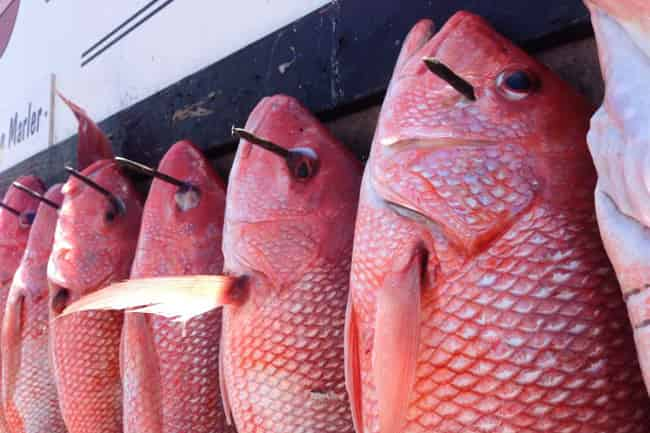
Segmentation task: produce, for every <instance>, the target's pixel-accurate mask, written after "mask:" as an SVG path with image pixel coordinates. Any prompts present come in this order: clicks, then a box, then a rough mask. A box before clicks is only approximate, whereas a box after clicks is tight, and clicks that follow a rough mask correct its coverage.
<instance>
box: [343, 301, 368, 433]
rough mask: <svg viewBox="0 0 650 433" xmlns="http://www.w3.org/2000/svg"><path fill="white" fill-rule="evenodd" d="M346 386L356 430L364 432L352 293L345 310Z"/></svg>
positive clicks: (357, 342) (359, 366) (357, 341)
mask: <svg viewBox="0 0 650 433" xmlns="http://www.w3.org/2000/svg"><path fill="white" fill-rule="evenodd" d="M344 340H345V341H344V346H343V347H344V352H345V386H346V388H347V391H348V396H349V397H350V409H351V410H352V421H353V422H354V431H355V432H356V433H363V419H362V418H361V413H362V412H361V409H362V408H361V401H362V400H361V364H360V362H359V328H358V327H357V322H356V317H355V315H354V306H353V305H352V293H350V295H349V296H348V306H347V309H346V312H345V334H344Z"/></svg>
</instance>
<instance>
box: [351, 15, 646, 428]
mask: <svg viewBox="0 0 650 433" xmlns="http://www.w3.org/2000/svg"><path fill="white" fill-rule="evenodd" d="M432 34H433V29H432V24H431V22H430V21H422V22H420V23H418V24H417V25H416V26H415V28H414V29H413V30H412V31H411V33H410V34H409V36H408V38H407V39H406V41H405V43H404V46H403V49H402V52H401V54H400V57H399V59H398V62H397V65H396V68H395V71H394V74H393V78H392V81H391V84H390V87H389V90H388V92H387V95H386V99H385V101H384V104H383V107H382V111H381V114H380V118H379V123H378V128H377V131H376V135H375V138H374V141H373V144H372V150H371V156H370V159H369V162H368V165H367V166H366V171H365V174H364V180H363V184H362V187H361V197H360V205H359V211H358V217H357V224H356V230H355V243H354V253H353V258H352V273H351V284H350V295H351V298H350V303H349V310H348V315H347V318H346V346H345V347H346V380H347V384H348V389H349V394H350V398H351V401H352V407H353V413H354V419H355V425H356V427H357V433H363V432H365V433H370V432H373V433H374V432H378V433H398V432H399V433H412V432H424V431H435V432H438V433H451V432H460V431H485V432H501V433H506V432H519V433H524V432H531V433H532V432H542V431H553V432H560V431H562V432H606V431H607V432H613V431H617V432H623V431H625V432H645V431H648V429H649V427H648V425H649V424H650V412H649V411H648V410H647V408H648V403H649V402H648V398H647V396H646V395H645V391H644V389H643V384H642V379H641V374H640V371H639V367H638V363H637V362H636V355H635V351H634V344H633V342H632V339H631V332H630V329H629V326H628V324H627V319H626V317H625V310H624V306H623V303H622V300H621V297H620V294H619V293H618V286H617V284H616V279H615V276H614V274H613V272H612V270H611V268H610V265H609V263H608V261H607V257H606V256H605V253H604V251H603V248H602V244H601V242H600V239H599V236H598V231H597V227H596V221H595V216H594V209H593V207H594V205H593V196H592V191H593V187H594V183H595V173H594V170H593V166H592V164H591V161H590V158H589V154H588V150H587V146H586V143H585V137H586V132H587V126H588V119H589V114H590V108H589V107H588V106H587V104H586V103H585V102H584V101H583V99H582V98H581V97H580V96H579V95H578V94H577V93H576V92H575V91H573V90H572V89H571V88H570V87H569V86H568V85H567V84H565V83H563V82H562V81H561V80H560V79H559V78H558V77H557V76H556V75H554V74H553V73H552V72H551V71H549V70H548V69H547V68H545V67H544V66H542V65H540V64H539V63H537V62H536V61H535V60H533V59H532V58H531V57H529V56H528V55H527V54H526V53H524V52H523V51H522V50H520V49H518V48H517V47H515V46H514V45H513V44H512V43H511V42H510V41H508V40H507V39H505V38H504V37H502V36H500V35H499V34H497V33H496V32H495V31H494V30H493V29H492V28H491V27H490V26H489V25H488V24H487V23H486V22H485V21H484V20H483V19H481V18H480V17H477V16H475V15H472V14H470V13H467V12H459V13H457V14H455V15H454V16H453V17H452V18H451V19H450V20H449V21H448V22H447V24H446V25H445V26H444V27H443V28H442V29H441V30H440V32H439V33H437V34H436V35H435V36H432ZM441 77H444V79H441Z"/></svg>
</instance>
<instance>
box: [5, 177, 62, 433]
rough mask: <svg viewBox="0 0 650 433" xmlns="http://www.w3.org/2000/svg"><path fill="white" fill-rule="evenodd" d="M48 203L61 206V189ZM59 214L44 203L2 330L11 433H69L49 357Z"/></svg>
mask: <svg viewBox="0 0 650 433" xmlns="http://www.w3.org/2000/svg"><path fill="white" fill-rule="evenodd" d="M45 197H46V198H48V199H49V200H51V201H52V202H54V203H57V204H60V203H61V201H62V199H63V196H62V195H61V184H57V185H54V186H52V187H51V188H50V189H49V190H48V192H47V194H46V195H45ZM57 218H58V215H57V210H56V209H54V208H52V207H50V206H48V205H46V204H44V203H41V204H40V205H39V207H38V211H37V213H36V217H35V219H34V223H33V224H32V229H31V231H30V233H29V239H28V241H27V247H26V249H25V253H24V255H23V258H22V261H21V262H20V266H19V267H18V270H17V271H16V274H15V276H14V279H13V283H12V285H11V290H10V291H9V299H8V301H7V307H6V312H5V316H4V319H3V325H2V344H1V345H0V350H1V352H2V359H3V361H4V362H3V364H2V383H1V386H2V407H3V408H4V409H5V414H6V419H7V427H8V431H9V432H10V433H43V432H50V433H65V432H66V429H65V425H64V424H63V418H62V417H61V411H60V409H59V399H58V396H57V393H56V387H55V385H54V377H53V374H52V368H51V363H50V356H49V343H48V342H49V332H48V329H49V304H48V299H49V298H48V284H47V262H48V259H49V257H50V252H51V250H52V243H53V241H54V229H55V227H56V221H57Z"/></svg>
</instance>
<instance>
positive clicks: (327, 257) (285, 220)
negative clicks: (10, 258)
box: [66, 96, 361, 433]
mask: <svg viewBox="0 0 650 433" xmlns="http://www.w3.org/2000/svg"><path fill="white" fill-rule="evenodd" d="M247 128H248V129H249V130H250V131H253V132H254V133H255V134H257V135H259V136H260V137H257V138H256V137H255V136H251V135H250V134H248V133H246V132H245V131H240V134H241V135H242V136H244V137H247V139H245V140H242V142H241V144H240V147H239V149H238V151H237V155H236V158H235V162H234V165H233V168H232V171H231V174H230V182H229V184H228V195H227V199H226V201H227V204H226V216H225V227H224V239H223V251H224V256H225V267H224V268H225V273H226V274H227V275H230V276H231V277H230V278H223V277H221V278H219V277H208V276H202V277H181V278H167V279H164V278H163V279H150V280H147V279H145V280H132V281H131V282H129V283H126V284H121V285H116V286H113V287H112V288H110V289H107V290H105V291H103V292H104V293H100V294H93V295H90V296H88V297H86V298H85V299H83V300H81V301H80V302H78V303H77V304H75V305H72V306H71V307H70V308H69V309H68V310H66V313H67V312H74V311H77V310H80V309H88V308H118V307H129V306H139V305H145V307H144V310H145V311H148V312H153V313H158V314H166V315H168V316H176V317H178V318H179V319H181V320H186V319H187V318H188V317H191V316H193V315H195V314H197V313H200V312H202V311H207V310H210V309H212V308H214V307H215V306H217V305H220V304H226V306H225V308H224V320H223V331H222V340H221V364H220V367H221V369H222V371H221V375H220V376H221V379H222V381H223V382H224V397H225V406H226V408H227V410H228V408H230V409H231V410H232V416H233V418H234V422H235V426H236V427H237V430H238V431H239V433H253V432H269V433H270V432H278V433H279V432H304V433H316V432H318V433H322V432H325V431H332V432H352V431H353V427H352V419H351V415H350V409H349V404H348V399H347V397H346V393H345V383H344V376H343V324H344V316H345V304H346V299H347V293H348V279H349V266H350V255H351V249H352V238H353V224H354V217H355V213H356V206H357V196H358V189H359V182H360V174H361V167H360V164H359V162H358V161H357V160H356V159H355V158H354V157H353V155H352V154H350V153H349V152H348V151H347V150H346V149H345V148H344V147H343V146H342V145H341V143H339V142H338V141H337V140H336V139H334V137H332V135H331V134H330V133H329V132H328V131H327V130H326V129H325V127H324V126H323V125H321V124H320V123H319V122H318V120H317V119H315V118H314V117H313V116H312V115H311V114H310V113H309V112H308V111H307V110H306V109H305V108H304V107H302V106H301V105H300V104H299V103H298V102H297V101H296V100H295V99H293V98H290V97H287V96H274V97H270V98H265V99H263V100H262V101H261V102H260V103H259V104H258V105H257V107H256V108H255V110H254V111H253V113H252V114H251V116H250V118H249V120H248V123H247ZM260 138H261V139H260ZM252 143H255V144H257V145H259V146H260V147H256V146H254V145H253V144H252ZM141 310H142V309H141Z"/></svg>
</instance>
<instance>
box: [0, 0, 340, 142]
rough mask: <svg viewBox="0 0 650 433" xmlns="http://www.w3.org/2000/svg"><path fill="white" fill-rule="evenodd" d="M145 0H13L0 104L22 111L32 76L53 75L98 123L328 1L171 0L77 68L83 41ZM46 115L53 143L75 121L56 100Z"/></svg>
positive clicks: (88, 42) (1, 61)
mask: <svg viewBox="0 0 650 433" xmlns="http://www.w3.org/2000/svg"><path fill="white" fill-rule="evenodd" d="M148 2H149V0H109V1H106V0H103V1H100V0H49V2H46V0H22V1H21V4H20V10H19V12H18V18H17V21H16V25H15V28H14V33H13V35H12V38H11V41H10V42H9V46H8V47H7V50H6V52H5V53H4V55H3V56H2V58H0V77H1V79H0V98H1V99H0V105H2V106H3V107H9V108H8V109H9V110H14V111H22V110H24V107H23V106H26V98H27V97H28V96H27V95H30V96H29V97H33V93H34V90H33V89H34V86H33V84H34V83H35V82H36V81H37V80H42V77H44V76H46V75H47V74H49V73H53V74H55V76H56V83H57V88H58V90H60V91H61V92H62V93H63V94H64V95H66V96H67V97H69V98H70V99H72V100H73V101H75V102H77V103H78V104H79V105H81V106H82V107H84V108H85V109H86V110H87V111H88V112H89V114H90V115H91V116H92V117H93V118H94V119H95V120H97V121H101V120H103V119H105V118H106V117H108V116H110V115H112V114H114V113H116V112H119V111H121V110H123V109H125V108H127V107H129V106H131V105H133V104H134V103H136V102H138V101H140V100H142V99H144V98H146V97H148V96H150V95H152V94H154V93H156V92H157V91H159V90H161V89H163V88H165V87H167V86H169V85H170V84H173V83H174V82H176V81H178V80H180V79H182V78H184V77H186V76H187V75H190V74H192V73H194V72H196V71H198V70H200V69H202V68H204V67H206V66H208V65H210V64H212V63H214V62H215V61H217V60H220V59H222V58H224V57H226V56H228V55H229V54H232V53H233V52H235V51H237V50H238V49H240V48H243V47H245V46H246V45H248V44H250V43H252V42H254V41H256V40H258V39H259V38H261V37H263V36H265V35H267V34H269V33H271V32H273V31H275V30H277V29H279V28H281V27H283V26H284V25H287V24H289V23H291V22H293V21H295V20H297V19H299V18H300V17H302V16H304V15H306V14H308V13H310V12H312V11H314V10H315V9H317V8H319V7H320V6H323V5H325V4H327V3H328V2H329V0H299V1H298V0H212V1H209V0H175V1H174V2H172V3H171V4H169V5H168V6H167V7H166V8H165V9H163V10H162V11H161V12H159V13H158V14H156V15H155V16H154V17H152V18H151V19H150V20H148V21H147V22H146V23H145V24H143V25H142V26H141V27H140V28H138V29H136V30H135V31H134V32H132V33H131V34H129V35H127V36H126V37H125V38H124V39H122V40H121V41H119V42H118V43H117V44H116V45H114V46H113V47H111V48H110V49H109V50H107V51H106V52H105V53H104V54H102V55H101V56H100V57H98V58H97V59H96V60H94V61H93V62H91V63H90V64H88V65H87V66H85V67H83V68H82V67H81V66H80V65H81V54H82V53H83V52H84V51H85V50H86V49H88V48H90V47H91V46H92V45H93V44H94V43H95V42H97V41H99V39H101V38H102V37H103V36H104V35H106V34H107V33H108V32H109V31H111V30H112V29H114V28H115V27H117V26H118V25H119V24H120V23H121V22H123V21H124V20H125V19H127V18H128V17H130V16H131V15H132V14H133V13H135V12H136V11H137V10H138V9H140V8H141V7H142V6H144V5H145V4H147V3H148ZM162 3H164V0H159V2H158V4H162ZM158 4H157V5H158ZM157 5H156V6H157ZM156 6H154V7H153V8H155V7H156ZM153 8H152V9H153ZM54 114H55V118H54V130H53V131H52V133H53V142H54V143H57V142H59V141H61V140H64V139H66V138H68V137H69V136H71V135H73V134H74V133H76V122H75V120H74V117H73V116H72V114H71V113H70V112H69V111H68V110H67V108H65V106H64V105H63V104H62V102H61V101H60V100H58V98H57V102H56V103H55V107H54ZM0 122H5V120H4V119H0ZM3 128H4V126H3V125H0V129H3Z"/></svg>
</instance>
